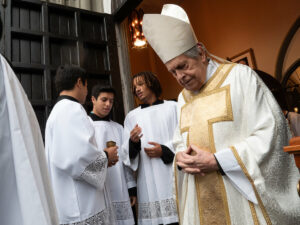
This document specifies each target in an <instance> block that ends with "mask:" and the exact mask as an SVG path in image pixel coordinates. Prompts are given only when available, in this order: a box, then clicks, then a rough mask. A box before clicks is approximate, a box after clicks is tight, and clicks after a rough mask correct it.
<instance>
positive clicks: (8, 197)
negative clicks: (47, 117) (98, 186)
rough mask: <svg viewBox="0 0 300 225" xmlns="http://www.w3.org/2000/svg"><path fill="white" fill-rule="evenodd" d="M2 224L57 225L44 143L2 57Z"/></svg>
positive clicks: (12, 73)
mask: <svg viewBox="0 0 300 225" xmlns="http://www.w3.org/2000/svg"><path fill="white" fill-rule="evenodd" d="M0 127H1V130H0V179H1V181H0V224H1V225H2V224H3V225H27V224H31V225H57V224H58V216H57V213H56V208H55V202H54V197H53V193H52V189H51V184H50V180H49V175H48V171H47V163H46V158H45V151H44V143H43V139H42V135H41V130H40V127H39V124H38V121H37V119H36V116H35V113H34V111H33V109H32V106H31V104H30V102H29V100H28V98H27V95H26V94H25V92H24V90H23V88H22V86H21V84H20V82H19V80H18V78H17V76H16V75H15V74H14V71H13V70H12V69H11V67H10V66H9V64H8V63H7V61H6V60H5V59H4V57H3V56H2V55H0Z"/></svg>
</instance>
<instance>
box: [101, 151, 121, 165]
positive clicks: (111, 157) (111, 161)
mask: <svg viewBox="0 0 300 225" xmlns="http://www.w3.org/2000/svg"><path fill="white" fill-rule="evenodd" d="M104 151H105V152H107V155H108V167H111V166H114V165H115V164H116V163H117V162H118V161H119V156H118V146H113V147H108V148H105V149H104Z"/></svg>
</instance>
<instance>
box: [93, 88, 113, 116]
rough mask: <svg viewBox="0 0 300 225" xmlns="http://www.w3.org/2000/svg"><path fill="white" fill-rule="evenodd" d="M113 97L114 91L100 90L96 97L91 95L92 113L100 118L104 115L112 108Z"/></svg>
mask: <svg viewBox="0 0 300 225" xmlns="http://www.w3.org/2000/svg"><path fill="white" fill-rule="evenodd" d="M114 97H115V96H114V93H110V92H101V93H100V94H99V96H98V98H97V99H95V97H94V96H93V97H92V102H93V105H94V108H93V111H94V113H95V114H96V115H97V116H99V117H101V118H103V117H106V116H107V115H108V114H109V113H110V111H111V109H112V106H113V104H114Z"/></svg>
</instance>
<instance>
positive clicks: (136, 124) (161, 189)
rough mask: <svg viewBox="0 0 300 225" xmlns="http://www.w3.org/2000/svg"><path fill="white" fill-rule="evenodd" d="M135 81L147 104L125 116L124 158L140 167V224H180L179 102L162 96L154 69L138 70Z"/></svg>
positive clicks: (142, 99)
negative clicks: (175, 174) (176, 184)
mask: <svg viewBox="0 0 300 225" xmlns="http://www.w3.org/2000/svg"><path fill="white" fill-rule="evenodd" d="M132 84H133V93H134V95H135V96H137V97H138V99H139V100H140V101H141V102H142V103H143V104H141V105H140V106H139V107H138V108H136V109H134V110H132V111H130V112H129V113H128V115H127V116H126V118H125V122H124V144H123V153H124V154H123V160H124V162H125V164H126V165H128V166H130V167H131V168H132V169H133V170H135V171H137V198H138V210H137V211H138V224H141V225H150V224H153V225H154V224H155V225H157V224H178V217H177V210H176V203H175V199H174V198H173V194H172V162H173V158H174V149H173V145H172V137H173V134H174V130H175V127H176V126H177V111H176V107H177V103H176V102H174V101H163V100H160V99H159V96H160V94H161V87H160V83H159V81H158V79H157V77H156V76H155V75H154V74H152V73H151V72H141V73H139V74H136V75H135V76H133V80H132Z"/></svg>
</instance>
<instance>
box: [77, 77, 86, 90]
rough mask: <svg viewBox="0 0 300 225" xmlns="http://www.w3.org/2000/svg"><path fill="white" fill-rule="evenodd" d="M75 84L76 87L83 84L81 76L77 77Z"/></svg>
mask: <svg viewBox="0 0 300 225" xmlns="http://www.w3.org/2000/svg"><path fill="white" fill-rule="evenodd" d="M76 85H77V87H79V88H82V87H83V86H84V85H83V82H82V79H81V78H78V79H77V82H76Z"/></svg>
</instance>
